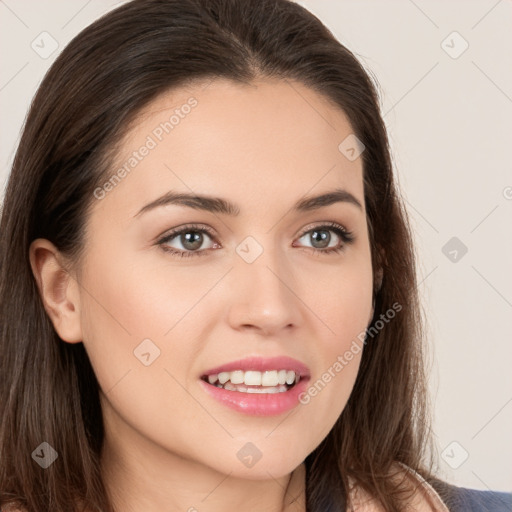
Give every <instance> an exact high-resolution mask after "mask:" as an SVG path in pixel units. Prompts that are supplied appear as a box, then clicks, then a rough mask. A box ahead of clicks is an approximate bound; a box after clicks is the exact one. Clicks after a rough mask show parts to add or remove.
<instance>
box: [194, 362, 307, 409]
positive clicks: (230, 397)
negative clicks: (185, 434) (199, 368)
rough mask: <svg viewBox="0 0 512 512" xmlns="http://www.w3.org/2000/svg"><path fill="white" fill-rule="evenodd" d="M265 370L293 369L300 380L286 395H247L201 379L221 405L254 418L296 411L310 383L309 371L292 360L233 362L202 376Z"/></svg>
mask: <svg viewBox="0 0 512 512" xmlns="http://www.w3.org/2000/svg"><path fill="white" fill-rule="evenodd" d="M235 370H243V371H249V370H254V371H260V372H263V371H266V370H293V371H294V372H296V373H298V374H299V375H300V380H299V382H297V384H295V385H294V386H293V387H291V388H290V389H289V390H288V391H285V392H283V393H273V394H267V393H265V394H263V393H261V394H260V393H244V392H241V391H229V390H227V389H222V388H218V387H217V386H215V385H212V384H210V383H209V382H207V380H203V379H200V381H199V382H200V383H201V386H202V387H203V389H204V390H205V391H206V393H208V394H209V395H210V396H211V397H213V398H215V399H216V400H218V401H219V402H221V403H222V404H224V405H225V406H227V407H230V408H231V409H234V410H235V411H238V412H243V413H245V414H249V415H253V416H274V415H277V414H282V413H284V412H287V411H289V410H290V409H293V408H294V407H296V406H297V405H298V404H299V396H300V395H301V393H303V392H305V391H306V389H307V386H308V381H309V378H310V376H309V368H308V367H307V366H306V365H304V364H303V363H301V362H300V361H297V360H296V359H292V358H291V357H285V356H281V357H271V358H261V357H249V358H246V359H241V360H239V361H232V362H231V363H228V364H224V365H222V366H217V367H216V368H212V369H211V370H208V371H207V372H205V373H204V374H203V377H206V376H208V375H213V374H219V373H221V372H231V371H235Z"/></svg>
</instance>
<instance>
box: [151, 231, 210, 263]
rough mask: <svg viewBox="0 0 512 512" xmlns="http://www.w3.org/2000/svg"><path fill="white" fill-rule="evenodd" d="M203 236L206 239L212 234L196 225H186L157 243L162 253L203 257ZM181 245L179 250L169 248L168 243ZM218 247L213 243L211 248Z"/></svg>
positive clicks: (205, 252)
mask: <svg viewBox="0 0 512 512" xmlns="http://www.w3.org/2000/svg"><path fill="white" fill-rule="evenodd" d="M205 235H206V237H207V238H211V237H213V233H212V232H211V231H210V230H209V229H206V228H205V227H199V226H196V225H188V226H185V227H183V228H181V229H176V230H174V231H172V232H171V233H168V234H167V235H166V236H165V237H164V238H161V239H160V240H159V241H158V242H157V243H158V245H160V246H161V247H162V249H163V250H164V251H167V252H170V253H171V254H173V255H175V256H179V257H190V256H203V255H206V254H207V251H206V249H205V248H204V247H203V245H204V242H205ZM172 241H174V243H175V244H176V243H177V244H179V245H181V248H180V247H178V248H176V247H172V246H169V243H170V242H172ZM218 247H220V246H219V244H217V243H214V244H213V247H212V248H218Z"/></svg>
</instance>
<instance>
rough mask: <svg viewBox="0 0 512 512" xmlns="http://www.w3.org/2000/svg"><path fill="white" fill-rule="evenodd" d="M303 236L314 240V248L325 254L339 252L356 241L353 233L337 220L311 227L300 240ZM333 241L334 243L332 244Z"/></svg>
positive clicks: (302, 236)
mask: <svg viewBox="0 0 512 512" xmlns="http://www.w3.org/2000/svg"><path fill="white" fill-rule="evenodd" d="M330 233H334V234H335V236H334V237H333V236H332V235H331V234H330ZM303 238H304V239H306V240H310V241H311V242H312V249H313V250H314V251H316V252H319V253H324V254H330V253H339V252H341V251H342V250H343V249H344V248H345V246H346V245H348V244H350V243H352V242H353V241H354V236H353V234H352V233H351V232H350V231H347V230H346V229H345V228H344V227H343V226H340V225H339V224H336V223H335V222H329V223H326V224H322V225H320V226H316V227H314V228H313V229H309V230H307V231H305V232H304V233H303V234H302V235H301V236H300V237H299V240H302V239H303ZM336 239H338V241H336ZM333 241H334V244H331V242H333Z"/></svg>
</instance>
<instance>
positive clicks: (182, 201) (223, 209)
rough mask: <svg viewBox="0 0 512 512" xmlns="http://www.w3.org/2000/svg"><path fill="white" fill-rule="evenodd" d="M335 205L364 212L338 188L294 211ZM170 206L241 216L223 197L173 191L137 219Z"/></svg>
mask: <svg viewBox="0 0 512 512" xmlns="http://www.w3.org/2000/svg"><path fill="white" fill-rule="evenodd" d="M335 203H348V204H352V205H354V206H356V207H357V208H359V209H360V210H361V211H362V210H363V206H362V204H361V203H360V202H359V200H358V199H357V198H356V197H355V196H354V195H352V194H351V193H350V192H348V191H347V190H344V189H341V188H337V189H334V190H332V191H329V192H325V193H324V194H321V195H317V196H309V197H303V198H302V199H300V200H299V201H297V203H295V205H294V206H293V210H294V211H296V212H308V211H313V210H317V209H319V208H323V207H325V206H330V205H331V204H335ZM170 204H176V205H181V206H188V207H189V208H193V209H195V210H204V211H207V212H212V213H222V214H224V215H229V216H232V217H236V216H237V215H239V214H240V208H239V206H238V205H236V204H234V203H231V202H230V201H227V200H226V199H223V198H221V197H212V196H208V195H200V194H189V193H186V192H175V191H172V190H171V191H169V192H167V193H166V194H164V195H163V196H161V197H159V198H158V199H155V200H154V201H151V203H148V204H146V205H145V206H143V207H142V208H141V209H140V210H139V211H138V213H137V214H136V215H135V217H139V216H140V215H142V214H143V213H145V212H148V211H149V210H153V209H155V208H158V207H161V206H167V205H170Z"/></svg>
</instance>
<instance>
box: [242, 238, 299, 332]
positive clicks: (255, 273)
mask: <svg viewBox="0 0 512 512" xmlns="http://www.w3.org/2000/svg"><path fill="white" fill-rule="evenodd" d="M236 252H237V255H236V259H235V265H234V266H235V268H234V272H233V277H232V278H233V279H234V281H235V288H236V290H237V293H236V299H235V301H236V304H233V308H234V310H233V311H234V313H233V315H234V316H233V317H232V321H234V322H235V323H238V324H243V325H247V324H251V325H253V326H254V327H259V328H261V329H263V330H265V331H271V330H275V329H278V328H281V327H286V326H287V325H289V324H293V323H296V322H298V305H297V298H296V297H295V296H294V293H293V292H292V290H293V288H294V287H293V282H292V281H293V277H292V275H291V274H292V272H291V269H290V267H288V265H287V263H286V255H284V254H282V252H281V251H280V248H279V244H277V243H276V240H275V238H274V237H272V236H270V235H269V236H258V239H256V237H252V236H248V237H247V238H245V239H244V240H243V241H242V242H241V243H240V244H239V245H238V246H237V248H236Z"/></svg>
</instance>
